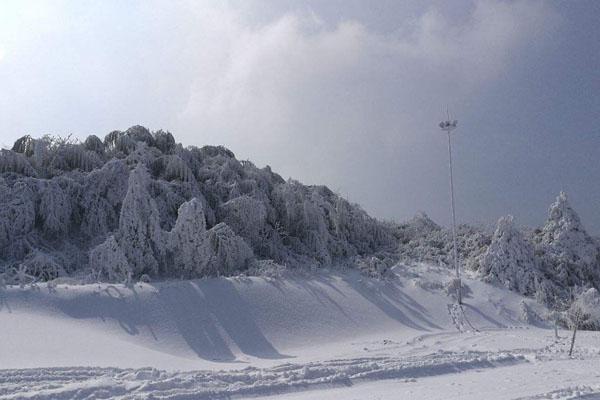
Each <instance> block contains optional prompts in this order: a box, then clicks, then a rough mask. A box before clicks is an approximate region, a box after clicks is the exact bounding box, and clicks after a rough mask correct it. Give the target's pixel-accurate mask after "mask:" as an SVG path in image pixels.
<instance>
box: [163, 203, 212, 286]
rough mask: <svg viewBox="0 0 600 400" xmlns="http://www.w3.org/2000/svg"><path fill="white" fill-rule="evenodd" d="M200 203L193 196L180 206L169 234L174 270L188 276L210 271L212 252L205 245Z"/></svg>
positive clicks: (203, 274)
mask: <svg viewBox="0 0 600 400" xmlns="http://www.w3.org/2000/svg"><path fill="white" fill-rule="evenodd" d="M203 210H204V207H203V206H202V202H201V201H200V200H199V199H197V198H193V199H192V200H190V201H188V202H185V203H183V204H182V205H181V207H179V212H178V217H177V222H176V223H175V227H174V228H173V230H172V231H171V232H170V233H169V250H170V251H171V253H172V254H173V257H172V259H173V264H174V265H173V266H174V268H175V271H174V273H175V274H177V275H179V276H182V277H186V278H190V277H199V276H206V275H209V274H210V268H209V264H210V262H211V261H212V260H211V256H212V253H211V252H210V251H209V248H208V246H207V243H206V242H207V239H208V236H207V233H206V221H205V217H204V211H203Z"/></svg>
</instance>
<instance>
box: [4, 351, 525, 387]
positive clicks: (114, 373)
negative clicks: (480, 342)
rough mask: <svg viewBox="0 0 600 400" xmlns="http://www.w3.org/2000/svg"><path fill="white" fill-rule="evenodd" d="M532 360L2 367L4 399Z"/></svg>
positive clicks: (491, 356)
mask: <svg viewBox="0 0 600 400" xmlns="http://www.w3.org/2000/svg"><path fill="white" fill-rule="evenodd" d="M521 362H526V360H525V358H524V357H523V356H520V355H511V354H509V353H504V352H499V353H492V352H466V353H454V352H444V351H438V352H437V353H433V354H430V355H425V356H419V357H405V358H396V357H384V356H381V357H364V358H354V359H339V360H331V361H326V362H315V363H308V364H282V365H280V366H277V367H273V368H267V369H258V368H253V367H249V368H246V369H242V370H236V371H192V372H165V371H160V370H157V369H153V368H143V369H117V368H34V369H18V370H0V399H24V398H27V399H88V398H94V399H105V398H111V399H139V398H156V399H162V398H168V399H191V398H193V399H209V398H210V399H214V398H229V397H231V396H244V395H260V394H265V395H266V394H275V393H283V392H288V391H294V390H305V389H312V388H317V387H319V386H322V385H330V386H331V385H333V386H342V385H346V386H347V385H352V383H353V382H356V381H361V380H380V379H414V378H420V377H425V376H435V375H443V374H451V373H457V372H461V371H466V370H471V369H484V368H494V367H498V366H506V365H513V364H516V363H521Z"/></svg>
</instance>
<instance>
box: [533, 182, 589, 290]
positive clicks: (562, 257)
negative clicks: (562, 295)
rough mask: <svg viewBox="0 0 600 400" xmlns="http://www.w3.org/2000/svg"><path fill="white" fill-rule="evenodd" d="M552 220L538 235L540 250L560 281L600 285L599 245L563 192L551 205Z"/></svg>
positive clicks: (537, 242) (582, 284) (537, 241)
mask: <svg viewBox="0 0 600 400" xmlns="http://www.w3.org/2000/svg"><path fill="white" fill-rule="evenodd" d="M548 214H549V215H548V220H547V222H546V224H545V225H544V227H543V228H542V230H541V231H540V232H539V233H538V234H537V235H536V236H535V237H534V240H535V242H536V245H537V249H538V252H539V253H540V254H542V255H543V256H544V257H545V258H546V260H547V262H548V264H549V267H550V268H549V271H548V272H549V273H550V274H551V275H553V276H554V280H555V281H556V282H561V283H562V284H563V285H567V286H585V285H587V284H593V285H600V262H599V256H600V253H599V251H598V246H597V245H596V243H595V242H594V240H593V239H592V238H591V237H590V236H589V235H588V234H587V232H586V231H585V228H584V227H583V224H582V223H581V221H580V219H579V216H578V215H577V213H576V212H575V210H573V208H571V206H570V204H569V202H568V199H567V195H566V194H565V193H564V192H561V193H560V194H559V195H558V197H557V198H556V201H555V202H554V203H553V204H552V205H551V206H550V209H549V211H548Z"/></svg>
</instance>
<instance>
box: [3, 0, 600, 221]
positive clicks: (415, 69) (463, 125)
mask: <svg viewBox="0 0 600 400" xmlns="http://www.w3.org/2000/svg"><path fill="white" fill-rule="evenodd" d="M598 20H600V2H598V1H593V0H589V1H586V0H580V1H577V2H542V1H536V0H531V1H510V2H501V1H495V0H489V1H488V0H482V1H479V0H476V1H452V2H447V1H442V0H440V1H428V2H427V1H396V0H380V1H366V0H364V1H356V0H328V1H322V0H309V1H304V2H300V1H292V0H271V1H266V0H265V1H258V0H232V1H229V2H216V1H204V2H200V1H189V2H188V1H139V2H138V1H72V2H69V1H59V0H57V1H40V2H34V1H32V2H28V1H20V0H19V1H12V0H3V1H2V2H0V89H1V90H0V144H2V145H4V146H11V145H12V143H13V141H14V140H15V139H16V138H17V137H20V136H22V135H24V134H32V135H34V136H40V135H42V134H44V133H54V134H60V135H66V134H69V133H73V134H75V135H77V136H79V137H81V138H83V137H85V136H87V135H88V134H92V133H93V134H96V135H98V136H100V137H104V135H105V134H106V133H108V132H109V131H111V130H114V129H125V128H127V127H129V126H131V125H135V124H141V125H145V126H147V127H148V128H150V129H151V130H156V129H159V128H164V129H168V130H170V131H171V132H173V133H174V135H175V137H176V138H177V140H178V141H181V142H183V143H184V144H189V145H191V144H194V145H204V144H223V145H225V146H227V147H228V148H230V149H231V150H233V151H234V152H235V153H236V155H237V156H238V158H240V159H250V160H252V161H254V162H255V164H257V165H258V166H264V165H266V164H269V165H271V166H272V167H273V169H274V170H276V171H278V172H280V173H281V175H283V176H284V178H287V177H289V176H292V177H294V178H297V179H299V180H301V181H302V182H304V183H309V184H310V183H323V184H327V185H328V186H330V187H331V188H332V189H333V190H336V191H338V192H339V193H341V194H342V195H344V196H346V197H348V198H349V199H350V200H352V201H355V202H358V203H360V204H361V205H363V207H364V208H365V209H366V210H367V211H369V212H370V213H371V214H374V215H376V216H378V217H383V218H394V219H398V220H403V219H406V218H409V217H410V216H412V215H413V214H414V213H415V212H416V211H419V210H422V211H425V212H427V213H428V214H430V216H431V217H432V218H433V219H435V220H437V221H438V222H440V223H444V224H445V223H447V222H448V220H449V218H448V214H449V212H448V188H447V149H446V147H445V146H446V142H445V141H444V137H443V136H442V134H441V133H440V132H438V131H439V128H437V123H438V122H439V120H440V119H441V118H443V117H444V115H445V109H446V106H449V107H450V110H451V112H452V113H453V114H454V115H455V116H456V118H458V119H459V120H460V128H459V129H458V130H457V131H456V137H455V142H454V143H455V157H456V185H457V207H458V210H457V214H458V219H459V221H461V222H476V223H485V224H487V223H490V222H493V221H495V220H496V219H497V218H498V217H500V216H502V215H505V214H508V213H511V214H513V215H515V218H516V221H517V223H520V224H525V225H531V226H535V225H539V224H541V223H542V222H543V220H544V219H545V215H546V209H547V207H548V205H549V204H550V203H551V202H552V201H553V199H554V197H555V195H556V194H557V192H558V191H560V190H561V189H564V190H566V191H567V192H568V193H569V194H570V197H571V201H572V203H573V205H574V206H575V208H576V209H577V210H578V211H579V212H580V214H581V216H582V219H583V220H584V221H585V224H586V226H587V228H588V229H589V230H590V231H592V232H594V233H600V212H598V208H600V161H599V155H600V154H599V151H600V123H599V121H600V96H599V95H598V94H599V93H600V74H599V72H598V71H599V70H600V24H598V22H597V21H598Z"/></svg>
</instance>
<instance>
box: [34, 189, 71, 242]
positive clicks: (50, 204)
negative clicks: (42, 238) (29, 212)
mask: <svg viewBox="0 0 600 400" xmlns="http://www.w3.org/2000/svg"><path fill="white" fill-rule="evenodd" d="M39 191H40V193H41V194H40V202H39V206H38V210H37V211H38V219H39V220H40V221H41V224H42V229H43V231H44V233H45V234H46V235H62V234H65V233H66V232H67V231H68V229H69V228H70V222H71V213H72V206H71V198H70V196H69V195H68V193H65V191H64V190H63V189H62V188H61V187H60V185H59V183H58V179H50V180H46V181H42V182H41V187H40V190H39Z"/></svg>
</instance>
